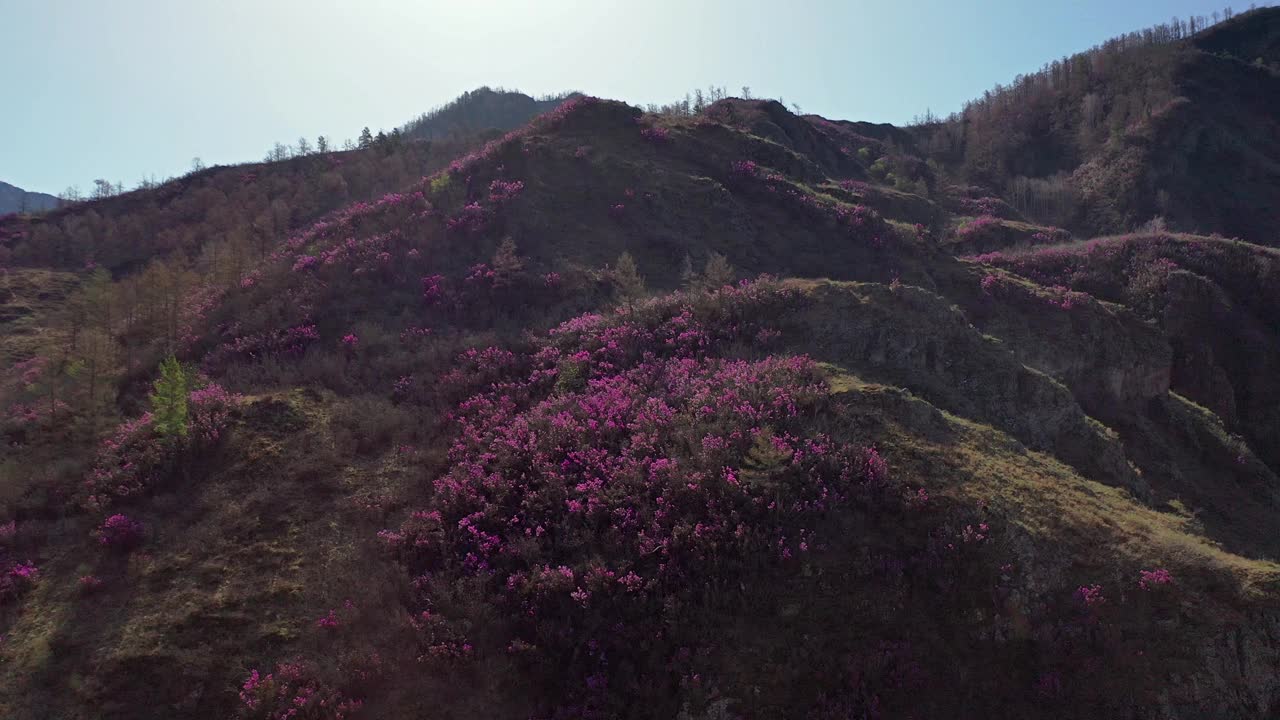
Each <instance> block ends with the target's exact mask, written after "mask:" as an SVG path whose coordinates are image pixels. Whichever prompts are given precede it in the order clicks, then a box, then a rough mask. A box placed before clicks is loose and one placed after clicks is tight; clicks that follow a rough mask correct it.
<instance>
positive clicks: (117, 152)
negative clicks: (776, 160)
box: [0, 0, 1247, 193]
mask: <svg viewBox="0 0 1280 720" xmlns="http://www.w3.org/2000/svg"><path fill="white" fill-rule="evenodd" d="M1246 8H1247V3H1244V4H1241V5H1236V6H1235V9H1236V10H1237V11H1241V10H1244V9H1246ZM1220 9H1221V7H1220V6H1219V5H1218V4H1217V3H1214V2H1211V1H1207V0H1200V1H1193V0H1064V1H1059V2H1041V1H1040V0H993V1H991V2H962V1H960V0H919V1H910V0H907V1H899V2H870V1H868V0H845V1H843V2H841V1H837V0H783V1H781V2H780V1H779V0H767V1H766V0H628V1H627V2H615V1H613V0H523V1H520V2H516V1H507V0H457V1H455V2H442V1H438V0H417V1H412V0H399V1H393V0H351V1H349V2H337V1H336V0H204V1H198V0H0V72H2V73H3V76H4V81H3V86H4V98H5V103H4V105H3V110H2V111H0V180H4V181H7V182H10V183H13V184H16V185H19V186H21V187H24V188H26V189H28V190H39V191H43V192H49V193H57V192H60V191H62V190H63V189H64V188H66V187H67V186H69V185H73V184H74V185H78V186H79V187H80V189H81V190H86V191H87V190H88V189H89V188H91V187H92V184H93V183H92V181H93V179H94V178H97V177H102V178H106V179H109V180H111V181H113V182H116V181H123V182H124V183H125V184H126V185H127V186H130V187H131V186H133V185H135V184H136V183H137V181H138V180H139V179H140V178H142V177H143V176H149V175H152V174H154V175H155V176H156V177H157V178H160V179H162V178H164V177H167V176H169V175H174V174H180V173H182V172H184V171H186V170H187V169H189V167H190V164H191V158H192V157H194V156H199V157H201V158H202V159H203V160H204V161H205V163H206V164H210V165H211V164H215V163H233V162H243V161H253V160H259V159H261V158H262V156H263V155H264V154H265V152H266V151H267V149H268V148H270V146H271V145H272V143H274V142H275V141H277V140H279V141H283V142H288V143H293V142H296V141H297V138H298V137H299V136H300V135H305V136H307V137H308V138H309V139H311V140H313V141H314V139H315V137H316V136H317V135H321V134H323V135H326V136H329V137H331V138H336V139H337V140H338V141H339V142H340V141H341V140H342V139H344V138H348V137H352V138H354V137H355V136H356V135H357V134H359V132H360V128H361V127H363V126H365V125H368V126H370V127H371V128H373V129H374V130H375V131H376V130H377V129H378V128H387V129H390V128H392V127H395V126H398V125H401V124H403V123H404V122H405V121H407V120H409V119H410V118H412V117H414V116H416V115H418V114H419V113H421V112H423V111H424V110H427V109H429V108H431V107H433V106H435V105H438V104H440V103H443V102H445V101H447V100H449V99H451V98H453V97H455V96H457V95H459V94H460V93H462V92H463V91H464V90H469V89H473V88H475V87H477V86H480V85H486V84H487V85H491V86H495V87H496V86H503V87H507V88H517V89H520V90H523V91H525V92H528V93H531V94H547V93H552V92H558V91H561V90H566V89H579V90H582V91H584V92H587V93H590V94H593V95H599V96H601V97H607V98H616V99H620V100H626V101H628V102H631V103H634V104H643V103H648V102H666V101H670V100H673V99H676V98H677V97H682V96H683V95H684V93H685V92H686V91H688V90H690V89H692V88H694V87H706V86H707V85H708V84H713V83H714V84H716V85H723V86H727V87H728V88H730V89H731V90H732V91H733V92H734V93H737V92H738V91H739V89H740V88H741V87H742V86H743V85H747V86H750V87H751V90H752V92H753V94H755V95H757V96H766V97H779V96H781V97H782V98H783V99H785V100H786V101H787V103H788V104H790V103H792V102H795V103H799V104H800V106H801V107H802V109H803V110H804V111H805V112H816V113H819V114H821V115H825V116H827V117H832V118H842V119H853V120H872V121H878V122H893V123H901V122H904V121H907V120H910V119H911V118H912V117H913V116H914V115H916V114H918V113H921V112H922V111H924V110H925V108H926V107H928V108H932V109H933V110H934V111H935V112H937V113H940V114H946V113H949V112H951V111H953V110H956V109H958V108H959V107H960V106H961V104H962V103H963V102H964V101H965V100H967V99H969V98H972V97H974V96H976V95H979V94H981V93H982V91H983V90H986V89H988V88H990V87H991V86H992V85H993V84H995V83H997V82H1007V81H1008V80H1010V79H1011V78H1012V77H1013V76H1014V75H1016V74H1018V73H1023V72H1029V71H1033V70H1036V69H1038V68H1039V67H1040V66H1041V65H1042V64H1044V62H1046V61H1048V60H1050V59H1052V58H1055V57H1061V56H1062V55H1065V54H1069V53H1072V52H1075V51H1078V50H1083V49H1086V48H1088V47H1090V46H1091V45H1094V44H1096V43H1098V42H1100V41H1102V40H1105V39H1106V38H1108V37H1111V36H1113V35H1116V34H1119V33H1121V32H1126V31H1129V30H1133V29H1138V28H1141V27H1145V26H1148V25H1151V24H1155V23H1158V22H1163V21H1166V20H1168V19H1169V18H1170V17H1171V16H1173V15H1175V14H1176V15H1180V16H1183V17H1185V16H1187V15H1189V14H1201V15H1209V14H1210V13H1211V12H1212V11H1214V10H1220Z"/></svg>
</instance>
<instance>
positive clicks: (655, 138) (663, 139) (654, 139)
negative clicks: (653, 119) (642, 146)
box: [640, 127, 671, 145]
mask: <svg viewBox="0 0 1280 720" xmlns="http://www.w3.org/2000/svg"><path fill="white" fill-rule="evenodd" d="M640 137H642V138H644V139H645V140H648V141H649V142H651V143H653V144H655V145H663V144H665V143H668V142H671V131H670V130H668V129H666V128H664V127H650V128H644V129H643V130H641V131H640Z"/></svg>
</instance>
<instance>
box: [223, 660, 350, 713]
mask: <svg viewBox="0 0 1280 720" xmlns="http://www.w3.org/2000/svg"><path fill="white" fill-rule="evenodd" d="M240 704H241V707H240V712H239V714H238V715H237V717H239V718H241V719H242V720H345V719H346V718H351V717H354V716H355V713H356V712H358V711H359V710H360V708H361V706H362V705H363V704H364V703H363V702H362V701H360V700H355V699H352V698H349V697H347V696H346V695H345V694H344V693H342V692H341V691H339V690H336V689H334V688H333V687H331V686H329V685H327V684H325V683H323V682H321V681H319V680H317V679H316V678H315V677H314V674H313V671H312V670H311V668H309V667H308V666H306V665H303V664H301V663H281V664H279V665H277V666H276V668H275V671H274V672H271V673H267V674H265V675H264V674H262V673H261V672H260V671H258V670H254V671H252V672H250V673H249V677H247V678H245V681H244V683H243V684H242V685H241V686H240Z"/></svg>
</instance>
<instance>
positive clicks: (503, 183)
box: [489, 180, 524, 205]
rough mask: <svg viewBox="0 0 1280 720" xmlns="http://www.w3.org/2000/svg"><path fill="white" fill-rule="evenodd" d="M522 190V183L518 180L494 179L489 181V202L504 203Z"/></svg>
mask: <svg viewBox="0 0 1280 720" xmlns="http://www.w3.org/2000/svg"><path fill="white" fill-rule="evenodd" d="M523 191H524V183H523V182H521V181H519V180H514V181H508V180H494V181H493V182H491V183H489V202H491V203H494V204H495V205H505V204H506V203H508V202H510V201H511V200H513V199H515V198H516V196H518V195H519V194H520V193H521V192H523Z"/></svg>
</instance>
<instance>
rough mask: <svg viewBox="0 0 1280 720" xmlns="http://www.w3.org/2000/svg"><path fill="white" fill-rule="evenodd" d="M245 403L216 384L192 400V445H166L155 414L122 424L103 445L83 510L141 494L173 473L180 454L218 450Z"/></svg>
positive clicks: (85, 488) (189, 401)
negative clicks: (233, 415)
mask: <svg viewBox="0 0 1280 720" xmlns="http://www.w3.org/2000/svg"><path fill="white" fill-rule="evenodd" d="M239 402H240V397H239V396H238V395H235V394H233V393H229V392H227V391H226V390H224V389H223V388H222V387H221V386H219V385H217V384H216V383H206V384H204V385H202V386H201V387H198V388H196V389H195V390H192V391H191V392H190V393H189V394H188V396H187V445H186V447H179V446H177V445H174V444H172V443H165V442H162V439H161V438H160V436H159V435H158V434H157V433H156V431H155V428H154V427H153V424H152V417H151V413H143V415H142V416H141V417H139V418H136V419H134V420H128V421H125V422H123V423H121V424H120V425H119V426H118V427H117V428H116V429H115V431H114V432H113V433H112V434H111V435H110V436H108V437H107V438H106V439H105V440H103V441H102V444H101V445H99V447H98V453H97V457H96V459H95V461H94V464H93V467H92V468H91V469H90V471H89V474H88V476H87V477H86V478H85V480H84V483H83V487H82V495H81V500H80V502H81V504H82V505H84V506H85V507H86V508H88V509H91V510H103V509H105V508H107V507H109V506H110V505H111V504H112V503H113V502H115V501H117V500H119V499H122V498H126V497H130V496H133V495H136V494H139V493H141V492H143V491H144V490H146V489H147V488H149V487H151V486H152V485H154V484H155V483H156V482H158V481H159V480H160V479H161V478H162V477H163V476H164V475H165V474H167V473H168V472H169V470H171V469H172V466H173V464H174V463H175V462H176V461H177V460H178V455H179V453H192V452H196V453H198V452H202V451H204V450H207V449H209V448H212V447H213V446H215V445H216V444H217V443H218V442H219V440H221V438H222V435H223V433H224V432H225V430H226V428H227V426H228V425H229V424H230V422H231V412H232V410H233V409H234V408H235V406H236V405H237V404H238V403H239Z"/></svg>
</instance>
